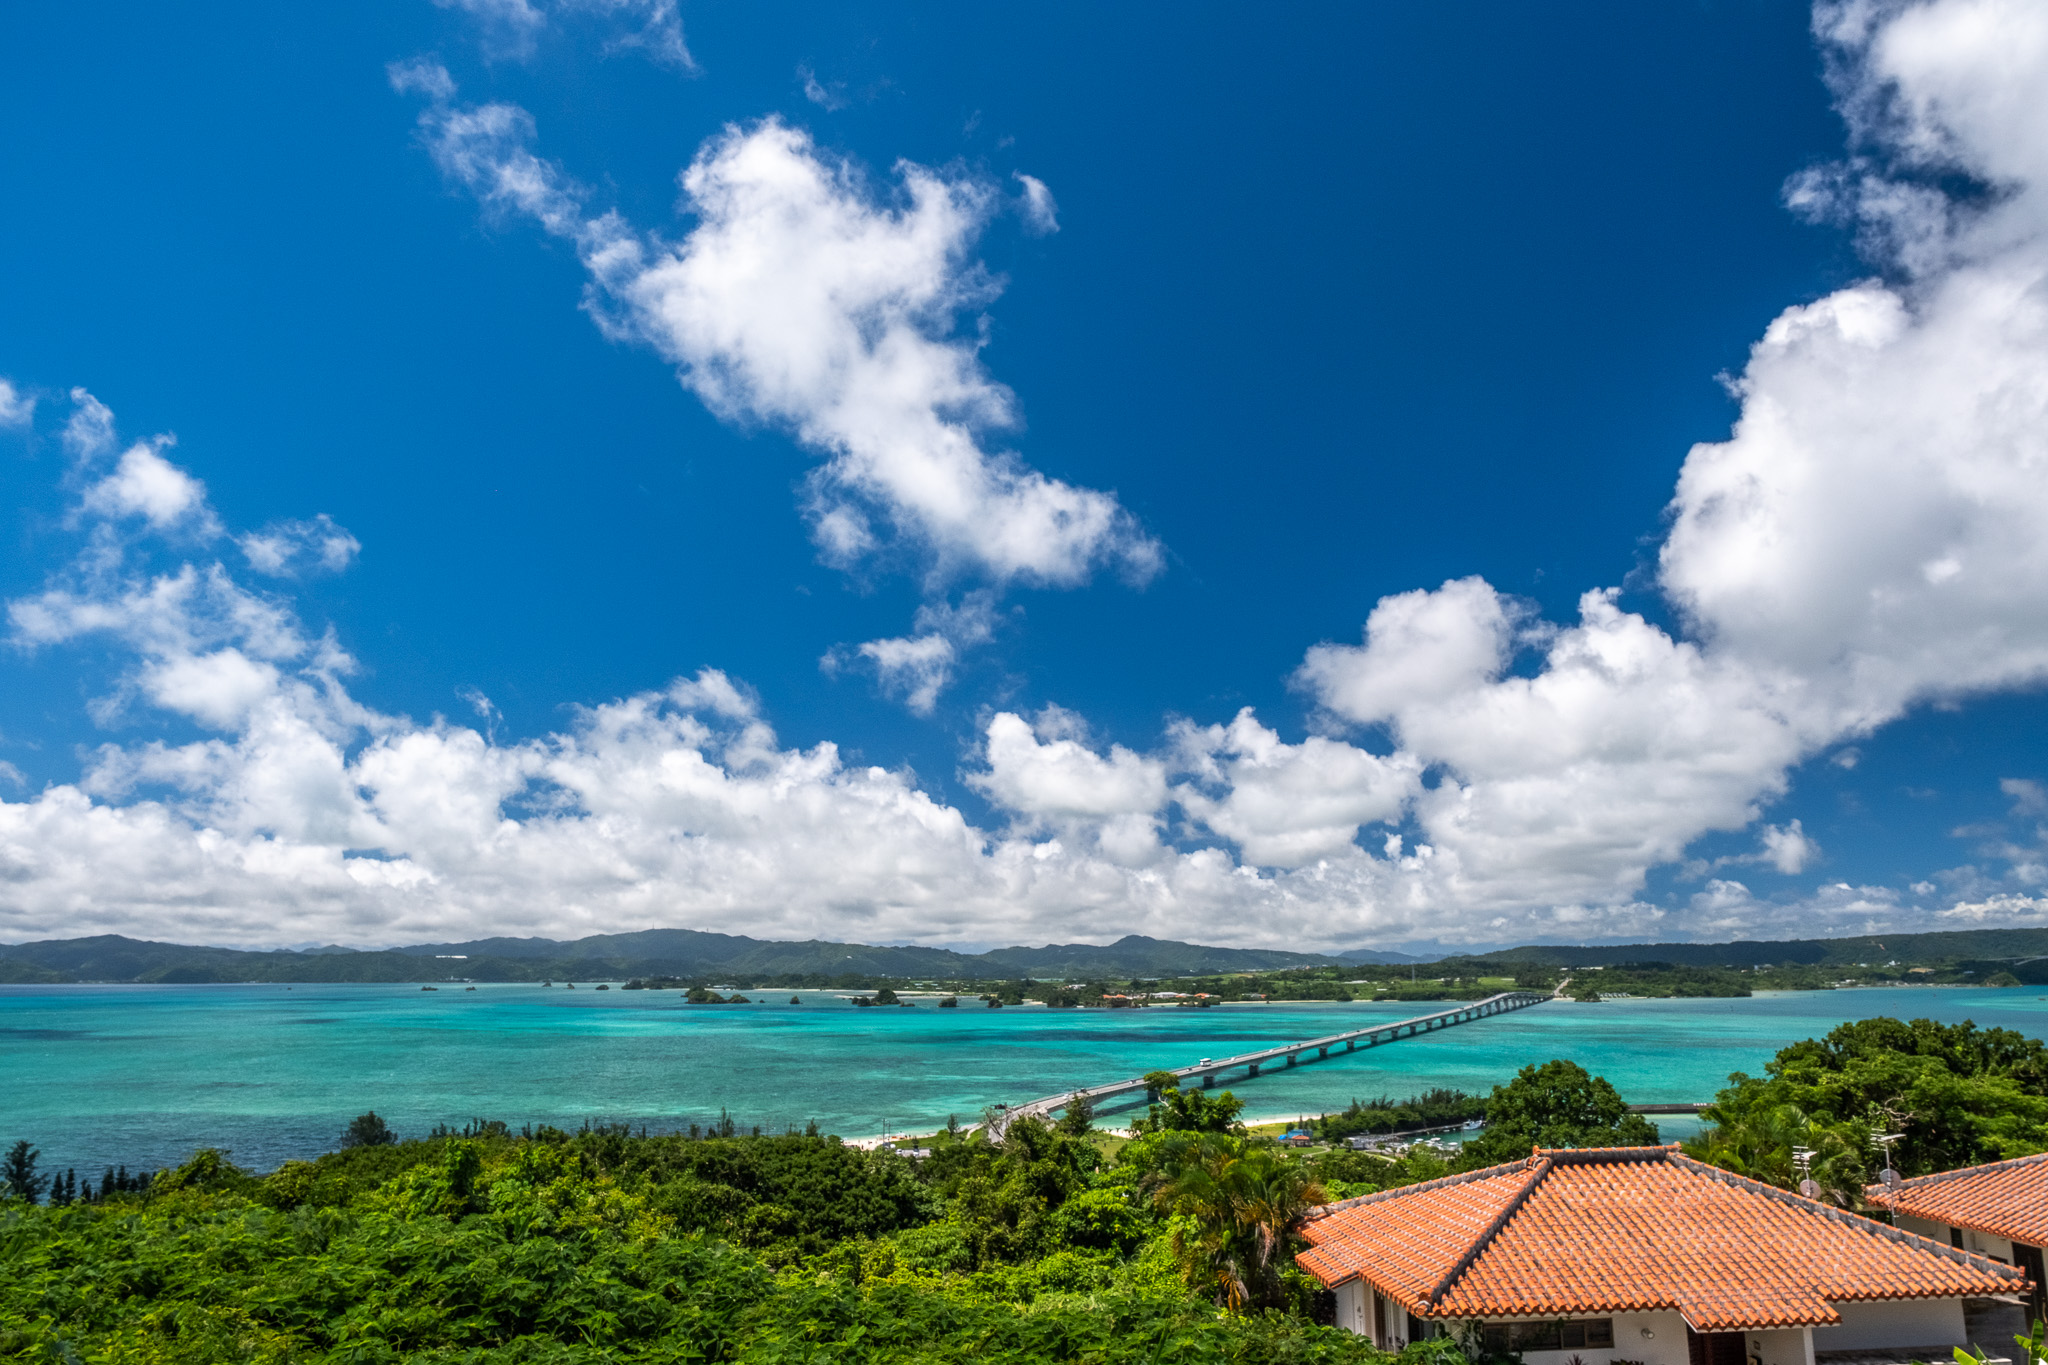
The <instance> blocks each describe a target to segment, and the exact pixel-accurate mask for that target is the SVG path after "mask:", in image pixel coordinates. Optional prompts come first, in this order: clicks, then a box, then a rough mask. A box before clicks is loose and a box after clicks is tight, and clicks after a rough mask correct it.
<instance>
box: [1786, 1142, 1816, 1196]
mask: <svg viewBox="0 0 2048 1365" xmlns="http://www.w3.org/2000/svg"><path fill="white" fill-rule="evenodd" d="M1792 1164H1793V1165H1795V1166H1797V1167H1798V1168H1799V1192H1800V1193H1801V1194H1803V1195H1805V1196H1806V1197H1807V1198H1808V1199H1818V1198H1820V1185H1819V1184H1818V1183H1817V1182H1816V1181H1815V1180H1814V1178H1813V1148H1811V1147H1794V1148H1793V1149H1792Z"/></svg>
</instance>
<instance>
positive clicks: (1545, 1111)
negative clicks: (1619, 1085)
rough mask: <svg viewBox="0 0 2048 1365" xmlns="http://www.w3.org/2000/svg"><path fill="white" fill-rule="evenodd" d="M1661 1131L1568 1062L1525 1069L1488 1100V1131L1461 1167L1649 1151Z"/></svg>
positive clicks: (1599, 1081) (1608, 1087)
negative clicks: (1540, 1150)
mask: <svg viewBox="0 0 2048 1365" xmlns="http://www.w3.org/2000/svg"><path fill="white" fill-rule="evenodd" d="M1656 1142H1657V1127H1656V1125H1655V1124H1653V1123H1651V1122H1650V1121H1649V1120H1648V1119H1646V1118H1644V1117H1643V1116H1642V1115H1641V1114H1632V1113H1630V1112H1629V1108H1628V1101H1626V1100H1624V1099H1623V1098H1622V1097H1621V1095H1620V1093H1619V1092H1617V1091H1616V1090H1615V1088H1614V1087H1613V1086H1612V1085H1609V1084H1608V1083H1607V1082H1606V1080H1604V1079H1603V1078H1601V1077H1599V1076H1595V1075H1593V1074H1591V1073H1590V1072H1588V1071H1587V1070H1586V1068H1584V1067H1582V1066H1580V1065H1579V1064H1578V1063H1577V1062H1568V1061H1564V1060H1562V1059H1559V1060H1557V1061H1552V1062H1545V1063H1544V1064H1543V1065H1541V1066H1525V1067H1523V1068H1522V1069H1521V1070H1520V1071H1518V1072H1516V1073H1515V1078H1514V1079H1513V1080H1512V1081H1509V1082H1508V1083H1507V1084H1506V1085H1497V1086H1495V1087H1494V1088H1493V1095H1492V1096H1491V1098H1489V1099H1488V1100H1487V1102H1486V1130H1485V1132H1483V1133H1481V1134H1480V1135H1479V1136H1478V1137H1477V1138H1475V1139H1473V1140H1472V1141H1470V1142H1468V1143H1466V1144H1465V1149H1464V1152H1463V1154H1462V1155H1461V1157H1460V1159H1459V1162H1458V1164H1459V1166H1461V1167H1462V1168H1464V1169H1466V1170H1476V1169H1478V1168H1479V1167H1482V1166H1493V1165H1498V1164H1500V1163H1502V1162H1506V1161H1518V1160H1520V1159H1521V1158H1523V1157H1525V1156H1528V1155H1529V1152H1530V1150H1531V1149H1532V1148H1536V1147H1648V1146H1652V1145H1654V1144H1655V1143H1656Z"/></svg>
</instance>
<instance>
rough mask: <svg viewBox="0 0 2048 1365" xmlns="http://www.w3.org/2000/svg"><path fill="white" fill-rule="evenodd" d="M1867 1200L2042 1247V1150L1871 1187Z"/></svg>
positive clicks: (2045, 1207) (2045, 1157) (2047, 1198)
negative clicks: (2036, 1152) (2010, 1159)
mask: <svg viewBox="0 0 2048 1365" xmlns="http://www.w3.org/2000/svg"><path fill="white" fill-rule="evenodd" d="M1864 1193H1865V1195H1866V1197H1867V1198H1869V1200H1870V1202H1871V1203H1873V1204H1876V1205H1877V1206H1878V1207H1880V1208H1891V1209H1893V1210H1895V1211H1897V1212H1899V1213H1903V1214H1906V1215H1908V1216H1909V1217H1913V1218H1925V1219H1927V1220H1928V1221H1929V1222H1934V1223H1947V1224H1948V1225H1950V1226H1951V1227H1958V1228H1974V1229H1976V1230H1977V1231H1978V1232H1988V1233H1990V1234H1991V1235H1992V1236H1994V1237H2004V1238H2007V1239H2009V1240H2011V1241H2015V1242H2025V1243H2027V1244H2029V1245H2030V1246H2044V1245H2048V1152H2044V1153H2042V1154H2041V1155H2039V1156H2023V1157H2019V1158H2018V1159H2016V1160H2013V1161H1994V1162H1992V1163H1991V1164H1990V1165H1988V1166H1965V1167H1963V1168H1962V1169H1961V1170H1957V1171H1943V1172H1941V1173H1940V1174H1938V1175H1923V1176H1916V1177H1914V1178H1913V1179H1911V1180H1902V1181H1900V1182H1899V1183H1898V1184H1897V1185H1896V1186H1894V1187H1893V1188H1892V1189H1890V1190H1887V1189H1886V1188H1885V1187H1884V1186H1882V1185H1872V1186H1871V1187H1870V1188H1869V1189H1868V1190H1866V1191H1864Z"/></svg>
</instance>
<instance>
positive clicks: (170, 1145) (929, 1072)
mask: <svg viewBox="0 0 2048 1365" xmlns="http://www.w3.org/2000/svg"><path fill="white" fill-rule="evenodd" d="M802 995H803V1003H802V1004H800V1005H791V1004H788V1003H787V1001H788V999H789V996H788V995H787V994H778V995H770V996H768V997H767V999H766V1001H765V1002H763V1003H757V1004H752V1005H744V1006H687V1005H684V1004H683V1003H682V997H681V996H680V994H679V993H677V992H673V991H662V992H655V991H620V990H616V989H614V990H610V991H597V990H593V989H591V988H590V987H589V986H588V985H585V986H583V987H581V988H579V989H577V990H574V991H570V990H565V989H563V988H562V987H560V986H556V987H553V988H542V987H539V986H535V985H530V984H517V985H484V986H479V987H478V988H477V989H476V990H474V991H465V990H463V989H462V988H461V987H460V986H455V987H452V988H451V987H447V986H444V987H442V988H441V989H440V990H438V991H422V990H420V989H419V988H418V987H417V986H412V987H405V986H384V985H331V986H330V985H296V986H291V987H286V986H282V985H245V986H40V987H36V986H16V987H0V1143H11V1142H13V1141H14V1140H15V1139H17V1138H27V1139H28V1140H30V1141H31V1142H34V1143H35V1144H36V1145H37V1146H38V1147H40V1148H41V1149H42V1151H43V1154H44V1155H43V1161H44V1168H45V1169H50V1168H52V1167H55V1168H59V1169H61V1168H64V1167H76V1168H77V1169H78V1170H79V1171H80V1172H81V1173H83V1172H85V1171H93V1172H97V1171H98V1170H99V1169H101V1168H102V1167H104V1166H107V1165H110V1164H122V1163H125V1164H126V1165H128V1166H129V1167H130V1168H131V1169H134V1168H139V1167H154V1166H161V1165H170V1164H175V1163H177V1162H179V1161H182V1160H184V1159H185V1158H186V1157H188V1156H189V1155H190V1154H191V1153H192V1151H193V1150H194V1149H195V1148H197V1147H200V1146H218V1147H224V1148H227V1149H229V1150H230V1151H231V1152H232V1153H233V1157H234V1160H235V1161H236V1162H237V1163H238V1164H241V1165H243V1166H245V1167H248V1168H251V1169H256V1170H266V1169H269V1168H271V1167H273V1166H275V1165H276V1164H277V1163H278V1162H280V1161H283V1160H286V1159H289V1158H292V1157H305V1156H310V1155H313V1154H315V1153H318V1152H322V1151H327V1150H330V1149H332V1147H333V1146H334V1144H335V1141H336V1139H337V1137H338V1136H339V1134H340V1132H341V1129H342V1127H343V1125H344V1124H346V1123H347V1121H348V1120H349V1119H350V1118H351V1117H353V1116H354V1115H356V1114H360V1113H362V1112H363V1111H364V1110H366V1109H375V1110H376V1111H377V1112H378V1113H379V1114H381V1115H383V1116H384V1117H385V1118H386V1119H387V1120H388V1121H389V1122H390V1123H391V1124H392V1126H393V1127H394V1128H396V1129H397V1130H398V1131H399V1133H400V1134H401V1135H420V1134H423V1133H425V1132H426V1131H427V1130H428V1129H429V1128H431V1127H432V1126H433V1125H434V1124H436V1123H442V1122H446V1123H450V1124H453V1125H458V1126H459V1125H460V1124H461V1123H462V1122H463V1121H464V1120H467V1119H470V1118H488V1119H502V1120H504V1121H506V1122H508V1123H510V1124H512V1126H513V1127H514V1128H517V1127H519V1126H520V1125H521V1124H525V1123H535V1124H538V1123H552V1124H555V1125H557V1126H559V1127H564V1128H572V1129H573V1128H575V1127H577V1126H578V1125H580V1124H582V1123H583V1122H585V1121H590V1122H626V1123H631V1124H635V1125H640V1124H645V1125H646V1126H647V1127H648V1128H649V1129H650V1130H653V1131H663V1130H670V1129H676V1128H687V1126H688V1125H689V1124H691V1123H693V1122H694V1123H709V1122H711V1121H713V1120H715V1119H716V1118H717V1116H718V1115H719V1113H720V1112H721V1111H724V1112H726V1113H729V1114H731V1115H732V1116H733V1118H734V1119H735V1121H737V1122H738V1123H739V1124H741V1125H742V1127H752V1126H754V1125H756V1124H758V1125H761V1126H762V1127H763V1128H765V1129H768V1130H771V1131H773V1130H780V1129H781V1128H782V1127H783V1126H785V1125H788V1124H795V1125H798V1126H801V1125H803V1124H805V1123H807V1122H809V1121H812V1120H815V1121H816V1122H817V1123H818V1125H819V1126H820V1128H821V1129H822V1130H823V1131H826V1132H833V1133H839V1134H842V1135H845V1136H849V1137H852V1136H859V1135H864V1134H873V1133H880V1132H887V1131H898V1130H915V1129H918V1128H924V1129H930V1128H932V1127H937V1126H939V1125H942V1124H943V1123H944V1122H945V1121H946V1118H947V1116H948V1115H949V1114H953V1115H957V1116H959V1118H960V1120H961V1121H962V1122H963V1123H964V1122H968V1121H971V1120H972V1119H973V1118H974V1117H975V1116H976V1115H978V1114H980V1113H981V1111H982V1110H983V1108H984V1107H985V1106H988V1105H990V1104H994V1103H998V1102H1008V1103H1015V1102H1018V1101H1022V1100H1028V1099H1035V1098H1037V1097H1039V1096H1041V1095H1046V1094H1051V1093H1055V1092H1058V1091H1061V1090H1065V1089H1068V1088H1071V1087H1074V1086H1078V1085H1083V1084H1091V1083H1101V1082H1105V1081H1109V1080H1115V1079H1119V1078H1123V1077H1128V1076H1134V1075H1138V1074H1140V1073H1142V1072H1145V1071H1148V1070H1151V1069H1153V1068H1155V1067H1162V1066H1184V1065H1187V1064H1189V1063H1192V1062H1194V1061H1195V1060H1197V1059H1198V1058H1201V1057H1212V1056H1214V1057H1221V1056H1229V1055H1233V1054H1236V1053H1240V1052H1245V1051H1250V1050H1252V1049H1254V1048H1258V1047H1265V1046H1277V1045H1279V1044H1282V1043H1286V1042H1289V1041H1294V1040H1299V1039H1306V1038H1312V1037H1318V1036H1321V1035H1325V1034H1329V1033H1335V1032H1338V1031H1341V1030H1343V1029H1348V1028H1360V1027H1364V1026H1366V1025H1367V1024H1369V1023H1372V1022H1375V1021H1384V1020H1392V1019H1398V1018H1407V1017H1410V1016H1412V1015H1416V1014H1424V1013H1428V1012H1430V1011H1431V1010H1433V1009H1439V1008H1442V1006H1437V1005H1416V1004H1409V1005H1386V1004H1379V1005H1374V1004H1344V1005H1335V1004H1321V1005H1232V1006H1223V1007H1221V1008H1217V1009H1207V1010H1195V1009H1175V1008H1151V1009H1145V1010H1118V1011H1096V1010H1091V1011H1086V1012H1082V1011H1077V1010H1061V1011H1052V1010H1046V1009H1043V1008H1038V1007H1026V1008H1009V1009H1001V1010H991V1009H987V1008H983V1007H980V1006H978V1005H976V1004H974V1003H972V1002H963V1004H962V1007H961V1008H959V1009H950V1010H941V1009H938V1008H935V1003H934V1002H933V1001H930V1000H921V1001H919V1003H918V1004H917V1006H916V1007H915V1008H912V1009H856V1008H854V1007H853V1006H851V1005H849V1004H847V1003H846V1001H845V999H844V998H843V996H841V995H838V994H835V993H831V992H816V993H812V992H804V993H802ZM1882 1014H1891V1015H1896V1016H1899V1017H1903V1018H1916V1017H1928V1018H1933V1019H1939V1020H1942V1021H1944V1022H1957V1021H1960V1020H1964V1019H1974V1020H1976V1021H1977V1023H1978V1024H1980V1025H1983V1026H1985V1027H1990V1026H1994V1025H1996V1026H2002V1027H2006V1028H2012V1029H2017V1030H2020V1031H2021V1032H2024V1033H2027V1034H2029V1035H2031V1036H2034V1037H2042V1036H2044V1030H2048V994H2043V993H2041V992H2040V990H2039V988H2037V987H2026V988H2021V989H2017V990H1988V989H1982V988H1978V989H1942V988H1916V989H1872V990H1844V991H1813V992H1798V993H1785V994H1774V995H1760V996H1755V997H1752V998H1750V999H1745V1000H1641V1001H1609V1002H1606V1003H1603V1004H1599V1005H1574V1004H1569V1003H1562V1002H1556V1003H1549V1004H1544V1005H1539V1006H1537V1007H1535V1008H1533V1009H1527V1010H1522V1011H1518V1012H1516V1013H1512V1014H1506V1015H1499V1016H1495V1017H1492V1018H1488V1019H1484V1020H1480V1021H1478V1022H1475V1023H1470V1024H1463V1025H1459V1026H1457V1027H1455V1028H1451V1029H1446V1030H1444V1031H1442V1032H1439V1033H1433V1034H1426V1035H1423V1036H1421V1037H1417V1038H1413V1039H1404V1040H1402V1041H1400V1042H1396V1043H1392V1044H1387V1045H1383V1046H1380V1047H1376V1048H1372V1049H1369V1050H1364V1051H1359V1052H1354V1053H1350V1054H1346V1055H1343V1056H1341V1057H1332V1058H1331V1059H1329V1060H1327V1061H1321V1062H1315V1063H1305V1064H1303V1065H1301V1066H1299V1067H1295V1068H1292V1069H1280V1070H1277V1071H1275V1070H1269V1071H1267V1072H1266V1073H1265V1074H1264V1075H1262V1076H1260V1077H1258V1078H1257V1079H1255V1080H1251V1081H1248V1082H1239V1081H1235V1080H1231V1081H1229V1082H1226V1083H1225V1084H1226V1086H1227V1088H1229V1089H1232V1090H1234V1091H1236V1093H1237V1094H1238V1095H1239V1096H1240V1097H1242V1098H1243V1099H1244V1100H1245V1101H1246V1113H1247V1115H1248V1116H1272V1117H1282V1116H1285V1117H1292V1116H1295V1115H1297V1114H1316V1113H1321V1112H1323V1111H1325V1110H1330V1109H1336V1108H1341V1107H1342V1106H1344V1105H1345V1104H1347V1103H1349V1102H1350V1101H1351V1099H1352V1098H1353V1097H1368V1098H1369V1097H1372V1096H1375V1095H1379V1094H1382V1093H1390V1094H1394V1095H1406V1094H1410V1093H1413V1092H1415V1091H1417V1090H1421V1089H1426V1088H1428V1087H1431V1086H1439V1085H1446V1086H1456V1087H1459V1088H1461V1089H1464V1090H1475V1091H1484V1090H1486V1089H1488V1088H1490V1087H1491V1086H1493V1085H1495V1084H1497V1083H1499V1082H1501V1081H1504V1080H1506V1079H1508V1078H1509V1077H1510V1076H1512V1075H1513V1074H1514V1072H1515V1070H1516V1069H1517V1068H1519V1067H1522V1066H1526V1065H1529V1064H1531V1063H1540V1062H1544V1061H1548V1060H1549V1059H1551V1058H1553V1057H1567V1058H1570V1059H1572V1060H1573V1061H1576V1062H1578V1063H1579V1064H1580V1065H1582V1066H1584V1067H1586V1068H1587V1069H1588V1070H1590V1071H1592V1072H1594V1073H1596V1074H1598V1075H1603V1076H1605V1077H1607V1079H1608V1080H1610V1081H1612V1082H1613V1083H1614V1084H1615V1086H1616V1087H1617V1088H1619V1089H1620V1091H1621V1092H1622V1094H1623V1095H1624V1096H1626V1097H1627V1098H1628V1099H1629V1100H1630V1101H1631V1102H1634V1103H1643V1104H1649V1103H1682V1102H1688V1101H1701V1100H1707V1099H1711V1098H1712V1097H1713V1094H1714V1092H1715V1090H1717V1089H1718V1088H1720V1087H1721V1086H1722V1085H1724V1084H1725V1083H1726V1080H1727V1077H1728V1075H1729V1073H1730V1072H1734V1071H1751V1072H1755V1071H1760V1070H1761V1069H1762V1067H1763V1064H1764V1063H1765V1062H1766V1061H1767V1060H1769V1058H1770V1056H1771V1055H1772V1053H1774V1052H1775V1051H1777V1049H1779V1048H1780V1047H1783V1046H1784V1045H1785V1044H1787V1043H1790V1042H1793V1041H1796V1040H1797V1039H1800V1038H1807V1037H1813V1036H1815V1035H1818V1034H1821V1033H1824V1032H1826V1031H1827V1030H1828V1029H1830V1028H1832V1027H1833V1026H1834V1025H1835V1024H1837V1023H1840V1022H1841V1021H1843V1020H1846V1019H1857V1018H1867V1017H1870V1016H1873V1015H1882ZM1658 1122H1659V1123H1660V1126H1661V1127H1662V1128H1663V1131H1664V1134H1665V1136H1666V1137H1667V1138H1674V1137H1684V1136H1688V1135H1690V1133H1691V1132H1692V1131H1693V1129H1694V1126H1695V1125H1694V1121H1692V1120H1690V1119H1677V1120H1672V1119H1659V1120H1658Z"/></svg>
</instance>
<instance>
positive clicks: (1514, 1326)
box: [1486, 1318, 1614, 1355]
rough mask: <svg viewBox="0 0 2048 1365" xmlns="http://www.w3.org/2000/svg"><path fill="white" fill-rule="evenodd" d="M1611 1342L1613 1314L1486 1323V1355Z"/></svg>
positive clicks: (1585, 1347) (1610, 1344) (1584, 1347)
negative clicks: (1545, 1320) (1611, 1315)
mask: <svg viewBox="0 0 2048 1365" xmlns="http://www.w3.org/2000/svg"><path fill="white" fill-rule="evenodd" d="M1613 1346H1614V1319H1613V1318H1566V1319H1560V1320H1558V1321H1555V1322H1496V1323H1488V1324H1487V1326H1486V1351H1487V1354H1488V1355H1509V1354H1512V1353H1516V1352H1521V1351H1585V1350H1594V1351H1606V1350H1611V1349H1612V1348H1613Z"/></svg>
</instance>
